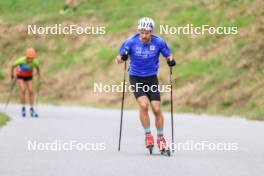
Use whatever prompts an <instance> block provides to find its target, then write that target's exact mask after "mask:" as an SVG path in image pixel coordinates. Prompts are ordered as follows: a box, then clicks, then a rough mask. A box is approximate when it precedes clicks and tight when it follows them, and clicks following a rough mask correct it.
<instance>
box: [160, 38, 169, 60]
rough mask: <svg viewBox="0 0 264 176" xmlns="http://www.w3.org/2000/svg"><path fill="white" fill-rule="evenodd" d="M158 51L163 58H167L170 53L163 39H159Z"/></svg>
mask: <svg viewBox="0 0 264 176" xmlns="http://www.w3.org/2000/svg"><path fill="white" fill-rule="evenodd" d="M160 52H161V54H162V55H163V57H165V58H167V57H169V56H170V55H171V51H170V48H169V47H168V45H167V43H166V42H165V41H164V40H161V43H160Z"/></svg>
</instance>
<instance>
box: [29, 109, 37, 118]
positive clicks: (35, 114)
mask: <svg viewBox="0 0 264 176" xmlns="http://www.w3.org/2000/svg"><path fill="white" fill-rule="evenodd" d="M30 114H31V117H32V118H38V117H39V116H38V114H37V113H36V112H35V111H34V109H33V108H30Z"/></svg>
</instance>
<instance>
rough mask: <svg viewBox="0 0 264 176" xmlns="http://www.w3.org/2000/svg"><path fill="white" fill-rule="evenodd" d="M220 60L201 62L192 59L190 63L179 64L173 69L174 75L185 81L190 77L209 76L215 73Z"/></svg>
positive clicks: (200, 60)
mask: <svg viewBox="0 0 264 176" xmlns="http://www.w3.org/2000/svg"><path fill="white" fill-rule="evenodd" d="M219 64H220V60H218V59H211V60H202V59H193V60H192V61H191V62H188V63H186V64H181V65H179V66H178V67H177V69H175V75H177V77H180V78H181V79H182V80H186V79H188V78H190V77H200V76H203V75H208V74H209V75H210V74H213V73H214V72H216V71H217V68H216V67H219Z"/></svg>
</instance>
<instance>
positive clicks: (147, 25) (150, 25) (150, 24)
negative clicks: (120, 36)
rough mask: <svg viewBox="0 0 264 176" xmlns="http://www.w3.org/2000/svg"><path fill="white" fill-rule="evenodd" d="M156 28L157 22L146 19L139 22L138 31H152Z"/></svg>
mask: <svg viewBox="0 0 264 176" xmlns="http://www.w3.org/2000/svg"><path fill="white" fill-rule="evenodd" d="M154 27H155V22H154V20H152V19H151V18H148V17H144V18H141V19H140V20H139V21H138V30H146V31H152V30H153V29H154Z"/></svg>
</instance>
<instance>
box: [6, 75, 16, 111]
mask: <svg viewBox="0 0 264 176" xmlns="http://www.w3.org/2000/svg"><path fill="white" fill-rule="evenodd" d="M15 85H16V79H14V80H13V82H12V83H11V87H10V91H9V95H8V97H7V100H6V104H5V107H4V112H6V109H7V106H8V104H9V102H10V99H11V97H12V94H13V90H14V88H15Z"/></svg>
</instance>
